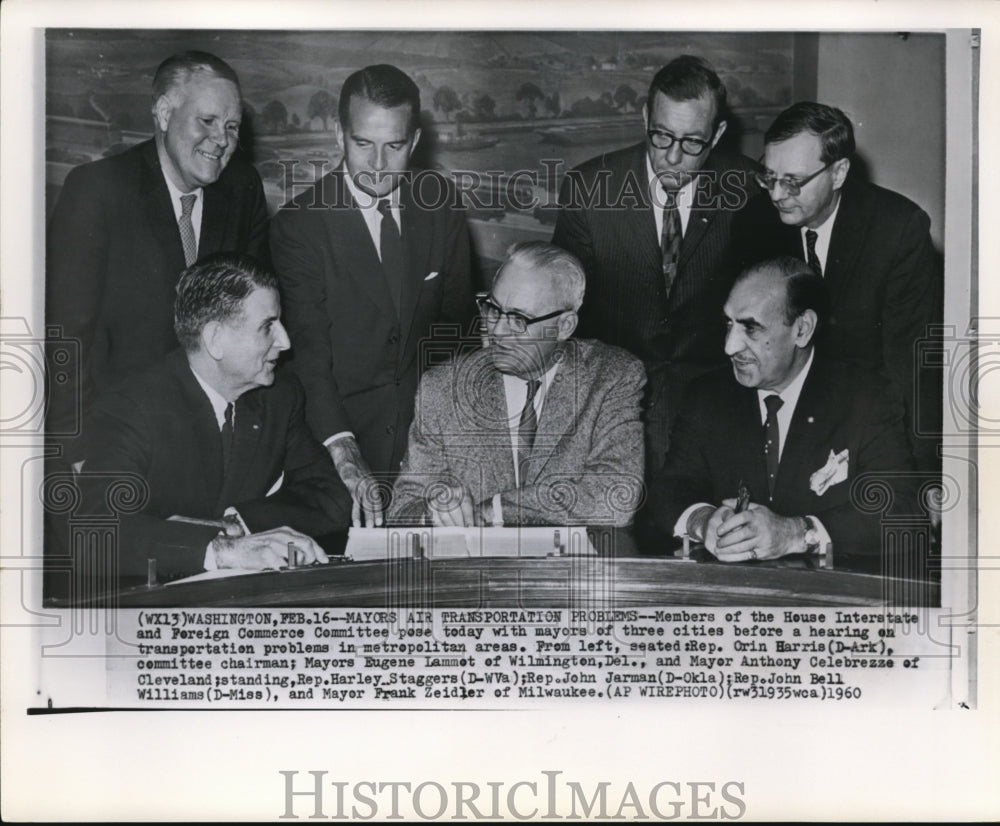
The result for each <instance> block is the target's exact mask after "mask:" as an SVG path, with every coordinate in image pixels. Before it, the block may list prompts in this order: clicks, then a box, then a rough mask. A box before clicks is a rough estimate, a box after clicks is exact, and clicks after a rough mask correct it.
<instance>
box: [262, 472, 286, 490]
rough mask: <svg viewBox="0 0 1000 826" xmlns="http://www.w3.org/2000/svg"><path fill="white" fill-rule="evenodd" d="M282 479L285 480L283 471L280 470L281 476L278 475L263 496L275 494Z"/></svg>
mask: <svg viewBox="0 0 1000 826" xmlns="http://www.w3.org/2000/svg"><path fill="white" fill-rule="evenodd" d="M284 481H285V471H281V476H279V477H278V481H276V482H275V483H274V484H273V485H271V489H270V490H269V491H268V492H267V493H265V494H264V496H273V495H274V494H276V493H277V492H278V491H279V490H281V485H282V484H283V483H284Z"/></svg>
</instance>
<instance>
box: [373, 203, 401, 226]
mask: <svg viewBox="0 0 1000 826" xmlns="http://www.w3.org/2000/svg"><path fill="white" fill-rule="evenodd" d="M376 209H378V211H379V215H381V216H382V217H383V218H391V219H392V222H393V223H394V224H395V223H396V219H395V217H394V216H393V214H392V204H390V203H389V199H388V198H379V201H378V204H377V205H376Z"/></svg>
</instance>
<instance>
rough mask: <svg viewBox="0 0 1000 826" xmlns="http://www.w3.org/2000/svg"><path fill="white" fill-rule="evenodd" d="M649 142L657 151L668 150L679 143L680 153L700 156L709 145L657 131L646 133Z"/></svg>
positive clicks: (698, 140) (701, 141)
mask: <svg viewBox="0 0 1000 826" xmlns="http://www.w3.org/2000/svg"><path fill="white" fill-rule="evenodd" d="M646 136H647V137H648V138H649V142H650V143H651V144H653V146H655V147H656V148H657V149H670V147H671V146H673V145H674V144H675V143H678V142H679V143H680V145H681V152H683V153H684V154H685V155H700V154H701V153H702V152H704V151H705V150H706V149H708V147H709V146H711V144H710V143H709V142H708V141H703V140H702V139H701V138H678V137H677V136H676V135H671V134H670V133H669V132H662V131H660V130H659V129H650V130H649V131H648V132H646Z"/></svg>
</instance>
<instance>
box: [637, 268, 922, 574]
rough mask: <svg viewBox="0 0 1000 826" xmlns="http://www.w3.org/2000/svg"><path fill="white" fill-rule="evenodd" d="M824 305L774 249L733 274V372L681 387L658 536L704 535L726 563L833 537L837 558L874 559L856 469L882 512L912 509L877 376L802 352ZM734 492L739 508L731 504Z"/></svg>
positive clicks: (893, 414)
mask: <svg viewBox="0 0 1000 826" xmlns="http://www.w3.org/2000/svg"><path fill="white" fill-rule="evenodd" d="M828 306H829V298H828V295H827V292H826V287H825V284H824V282H823V278H822V277H821V276H820V275H818V274H817V273H815V272H814V271H813V270H812V269H810V267H809V266H808V265H807V264H806V263H805V262H804V261H801V260H798V259H794V258H790V257H788V258H778V259H774V260H772V261H765V262H762V263H760V264H756V265H754V266H752V267H750V268H749V269H747V270H745V271H744V272H743V273H742V274H741V275H740V276H739V278H738V279H737V281H736V283H735V285H734V286H733V288H732V291H731V292H730V294H729V298H728V300H727V301H726V304H725V310H724V311H725V316H726V319H727V325H728V333H727V336H726V354H727V355H728V356H729V359H730V361H731V363H732V364H731V368H730V369H727V370H725V371H720V372H719V373H717V374H712V375H709V376H706V377H704V378H703V379H702V380H700V381H699V382H698V383H696V384H695V385H694V386H693V387H692V391H691V394H690V396H689V397H688V399H687V401H686V403H685V404H684V406H683V409H682V411H681V413H680V417H679V419H678V422H677V426H676V428H675V430H674V433H673V436H672V438H671V448H670V452H669V454H668V460H667V464H666V466H665V468H664V470H663V471H662V473H661V474H660V475H659V476H658V478H657V479H656V481H655V482H654V484H653V486H652V488H651V490H650V502H649V512H650V513H651V514H652V515H653V519H654V521H655V524H656V526H657V528H658V529H659V530H660V531H661V532H662V533H665V534H672V535H675V536H683V535H687V536H689V537H691V538H693V539H695V540H696V541H703V542H704V543H705V547H706V548H707V549H708V550H709V551H710V552H711V553H713V554H714V555H715V556H716V557H718V559H720V560H722V561H724V562H742V561H746V560H755V559H775V558H777V557H782V556H786V555H789V554H803V553H806V554H818V553H820V552H822V551H825V550H826V549H827V546H828V545H830V544H831V543H832V550H833V553H834V555H835V558H836V559H840V558H841V557H845V558H857V557H862V558H866V559H867V560H868V562H869V563H872V562H873V563H874V564H873V565H868V566H867V567H871V568H876V567H878V562H879V560H880V552H881V549H882V542H881V515H882V514H881V512H879V513H874V512H872V510H870V509H869V510H866V509H865V508H863V507H862V505H864V504H865V502H866V499H867V497H866V495H865V493H864V489H865V480H862V479H861V477H863V476H868V477H870V478H869V484H872V485H878V486H880V489H881V490H888V491H889V492H890V498H891V499H892V500H893V501H892V507H893V510H894V512H903V513H910V512H912V508H911V506H912V505H913V504H915V498H914V497H913V496H912V491H911V490H910V489H909V487H908V485H907V480H906V472H907V471H910V470H911V458H910V453H909V449H908V446H907V442H906V434H905V430H904V429H903V422H902V406H901V405H900V404H899V403H898V401H896V400H895V399H894V398H893V397H892V396H890V395H888V394H886V393H885V388H884V383H883V382H882V381H880V380H879V379H877V378H876V377H873V376H872V375H871V374H868V373H865V372H864V371H860V370H858V369H856V368H854V369H851V368H847V367H844V366H838V365H835V364H834V363H832V362H830V361H828V360H827V359H825V358H824V357H823V356H822V355H821V354H819V353H817V352H816V351H815V350H814V347H813V340H814V337H815V336H816V333H817V332H818V330H819V329H820V327H821V326H822V325H823V323H824V321H825V319H826V316H827V312H828ZM859 480H861V481H859ZM741 487H745V488H746V489H747V491H748V493H749V504H748V505H747V506H745V507H740V508H738V507H737V501H736V497H737V493H738V492H739V491H740V488H741ZM876 498H877V497H876ZM738 511H739V512H738Z"/></svg>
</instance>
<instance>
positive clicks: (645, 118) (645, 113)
mask: <svg viewBox="0 0 1000 826" xmlns="http://www.w3.org/2000/svg"><path fill="white" fill-rule="evenodd" d="M642 126H643V129H644V131H646V132H648V131H649V101H648V100H647V101H646V102H645V103H643V104H642Z"/></svg>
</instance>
